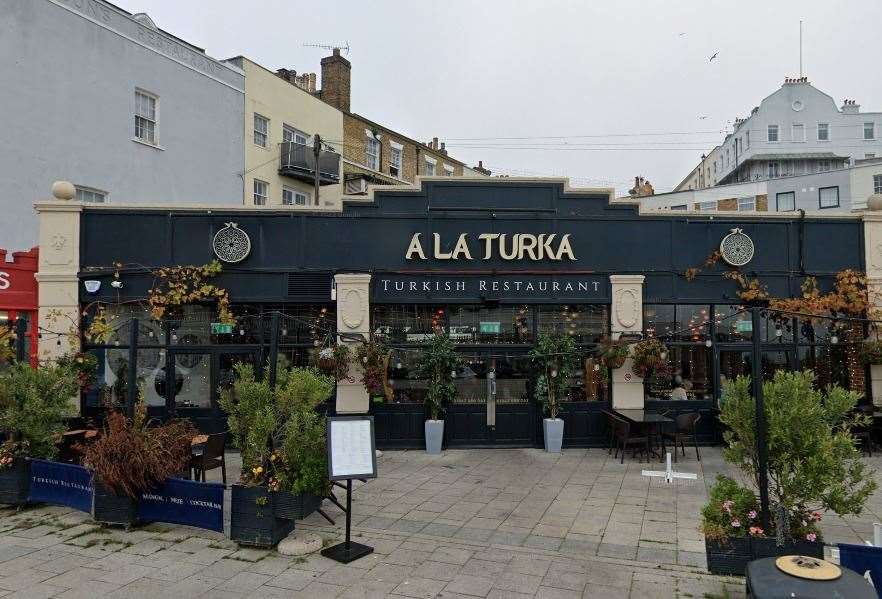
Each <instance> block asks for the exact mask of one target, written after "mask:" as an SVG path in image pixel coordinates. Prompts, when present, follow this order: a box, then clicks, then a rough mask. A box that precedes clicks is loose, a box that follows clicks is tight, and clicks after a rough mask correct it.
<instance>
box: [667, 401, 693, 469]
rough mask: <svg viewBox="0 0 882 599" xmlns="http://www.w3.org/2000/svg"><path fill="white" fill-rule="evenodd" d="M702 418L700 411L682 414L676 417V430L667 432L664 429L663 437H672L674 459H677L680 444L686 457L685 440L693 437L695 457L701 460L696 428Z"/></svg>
mask: <svg viewBox="0 0 882 599" xmlns="http://www.w3.org/2000/svg"><path fill="white" fill-rule="evenodd" d="M699 420H701V414H699V413H698V412H690V413H688V414H680V415H679V416H677V417H676V418H674V431H673V432H665V431H662V434H661V435H662V439H670V440H671V441H673V444H674V461H675V462H676V461H677V445H678V444H679V445H680V451H682V452H683V457H686V444H685V440H686V438H687V437H691V438H692V446H693V447H695V459H697V460H698V461H699V462H700V461H701V454H699V453H698V438H697V437H696V435H695V430H696V427H697V425H698V421H699Z"/></svg>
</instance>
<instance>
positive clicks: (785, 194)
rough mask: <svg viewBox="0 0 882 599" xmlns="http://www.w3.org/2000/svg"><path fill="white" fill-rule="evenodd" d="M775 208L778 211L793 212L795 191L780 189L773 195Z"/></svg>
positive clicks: (794, 208)
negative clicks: (780, 190) (779, 191)
mask: <svg viewBox="0 0 882 599" xmlns="http://www.w3.org/2000/svg"><path fill="white" fill-rule="evenodd" d="M775 202H776V204H777V205H776V206H775V208H776V210H777V211H778V212H793V211H794V210H796V192H795V191H782V192H781V193H779V194H778V195H777V196H775Z"/></svg>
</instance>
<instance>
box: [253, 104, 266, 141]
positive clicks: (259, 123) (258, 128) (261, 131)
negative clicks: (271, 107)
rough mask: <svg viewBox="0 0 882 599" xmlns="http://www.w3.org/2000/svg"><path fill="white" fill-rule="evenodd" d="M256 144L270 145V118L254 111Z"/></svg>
mask: <svg viewBox="0 0 882 599" xmlns="http://www.w3.org/2000/svg"><path fill="white" fill-rule="evenodd" d="M254 145H256V146H260V147H261V148H265V147H267V146H268V145H269V119H268V118H266V117H265V116H261V115H259V114H257V113H256V112H255V113H254Z"/></svg>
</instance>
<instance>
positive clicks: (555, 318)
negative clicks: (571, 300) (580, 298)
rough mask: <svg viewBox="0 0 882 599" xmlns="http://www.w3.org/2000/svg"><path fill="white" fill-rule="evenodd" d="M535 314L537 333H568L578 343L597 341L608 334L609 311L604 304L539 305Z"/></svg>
mask: <svg viewBox="0 0 882 599" xmlns="http://www.w3.org/2000/svg"><path fill="white" fill-rule="evenodd" d="M536 316H537V319H538V329H539V334H540V335H541V334H543V333H558V334H568V335H570V336H572V337H573V339H574V340H575V341H576V343H578V344H588V343H598V342H599V341H600V339H601V337H605V336H608V335H609V311H608V309H607V307H606V306H602V305H591V304H562V305H550V306H539V308H538V310H537V312H536Z"/></svg>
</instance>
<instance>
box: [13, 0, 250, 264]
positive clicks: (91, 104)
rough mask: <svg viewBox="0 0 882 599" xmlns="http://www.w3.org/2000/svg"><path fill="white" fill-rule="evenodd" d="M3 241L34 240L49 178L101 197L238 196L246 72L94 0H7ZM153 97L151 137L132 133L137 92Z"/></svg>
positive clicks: (21, 244) (224, 199)
mask: <svg viewBox="0 0 882 599" xmlns="http://www.w3.org/2000/svg"><path fill="white" fill-rule="evenodd" d="M0 56H3V60H2V61H0V81H2V82H3V84H2V85H0V108H2V110H3V113H2V114H3V122H2V127H0V128H2V137H3V143H2V144H0V197H2V203H3V204H2V205H3V212H4V221H3V225H2V228H0V247H6V248H10V249H16V248H27V247H30V246H32V245H34V244H35V243H36V241H37V220H36V214H35V213H34V209H33V207H32V204H33V202H34V201H35V200H37V199H40V198H46V197H49V196H50V191H49V190H50V186H51V184H52V182H53V181H55V180H58V179H66V180H69V181H71V182H72V183H74V184H76V185H81V186H88V187H93V188H97V189H100V190H103V191H106V192H108V193H109V194H110V195H109V197H108V201H109V203H114V204H115V203H152V204H156V203H189V204H194V203H200V204H201V203H217V204H224V203H225V204H241V203H242V179H241V172H242V170H243V163H244V162H243V144H242V135H243V129H242V121H243V111H244V76H243V74H242V73H241V72H240V71H237V70H236V69H233V68H231V67H228V66H226V65H223V64H222V63H219V62H217V61H215V60H214V59H211V58H209V57H207V56H206V55H205V54H203V53H200V52H198V51H196V50H194V49H192V48H191V47H189V46H187V45H185V44H183V43H181V42H180V41H176V40H175V39H174V38H172V37H171V36H167V35H165V34H162V33H160V32H158V31H156V30H154V29H150V28H149V27H147V26H144V25H142V24H139V23H137V22H135V21H134V20H132V19H131V17H129V16H128V15H126V14H125V13H124V12H122V11H120V10H119V9H116V8H115V7H112V6H110V5H108V4H106V3H104V2H101V1H99V0H27V1H16V2H10V3H4V8H3V11H2V13H0ZM135 88H142V89H144V90H147V91H149V92H151V93H153V94H156V95H158V96H159V146H160V147H161V148H162V149H157V148H154V147H149V146H146V145H144V144H141V143H137V142H135V141H132V138H133V136H134V104H135V100H134V94H135Z"/></svg>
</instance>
